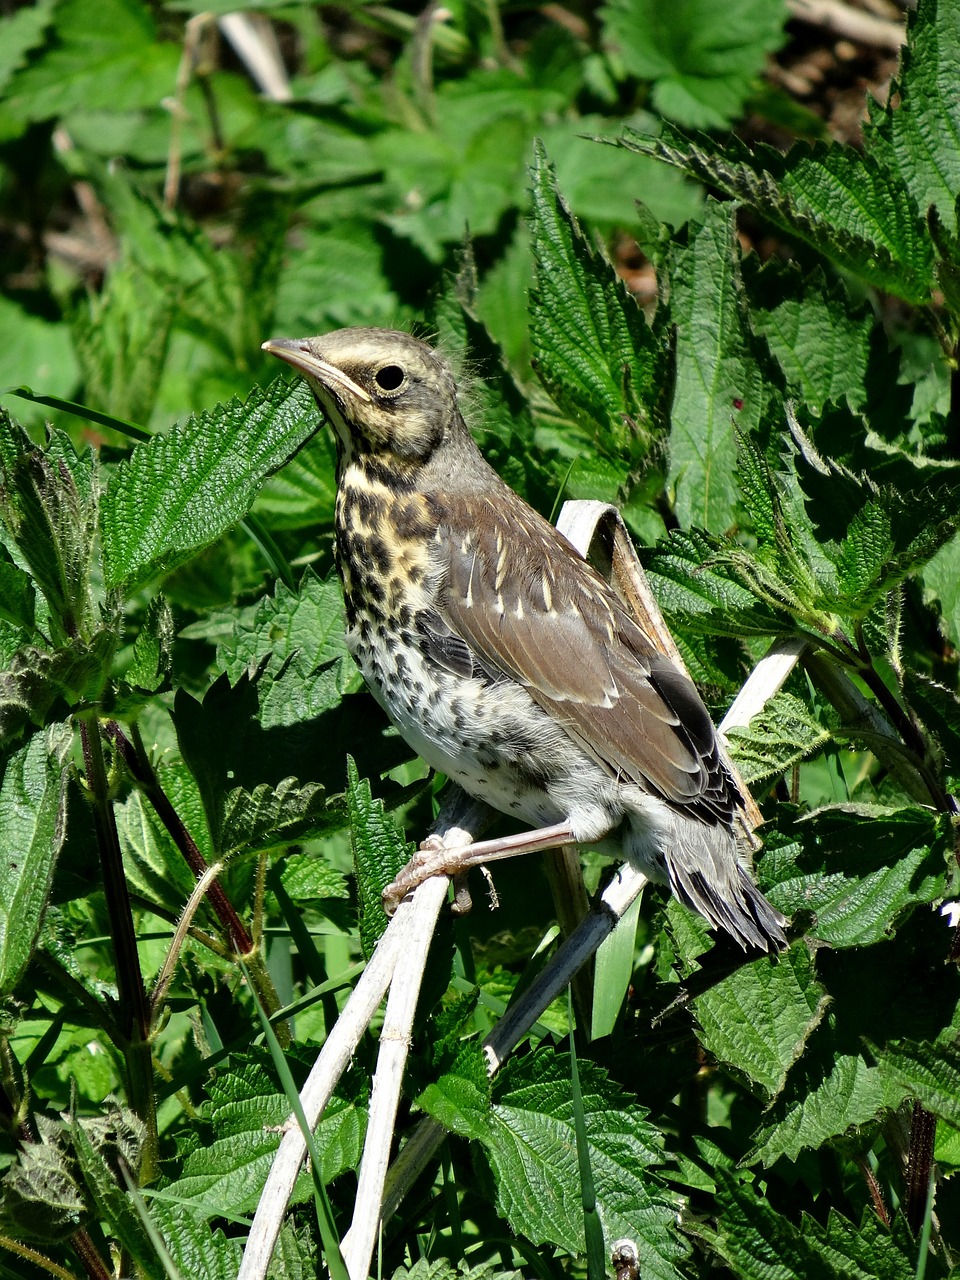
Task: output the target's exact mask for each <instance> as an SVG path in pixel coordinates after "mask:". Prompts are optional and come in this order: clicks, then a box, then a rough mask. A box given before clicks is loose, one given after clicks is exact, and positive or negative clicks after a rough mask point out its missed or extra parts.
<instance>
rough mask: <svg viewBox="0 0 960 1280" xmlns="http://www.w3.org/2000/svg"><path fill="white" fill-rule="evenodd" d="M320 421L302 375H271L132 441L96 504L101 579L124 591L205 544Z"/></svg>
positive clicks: (234, 518)
mask: <svg viewBox="0 0 960 1280" xmlns="http://www.w3.org/2000/svg"><path fill="white" fill-rule="evenodd" d="M317 422H318V419H317V410H316V406H315V404H314V403H313V399H312V397H311V396H310V394H309V391H308V390H307V388H306V386H305V384H300V385H296V384H294V385H293V386H292V387H291V386H288V385H287V384H286V383H285V382H284V381H283V379H281V378H278V379H277V380H276V381H275V382H273V383H271V385H270V386H269V387H267V388H266V389H260V388H257V389H255V390H254V391H252V392H251V393H250V395H249V396H248V397H247V399H246V401H245V402H244V403H243V404H241V403H240V401H239V400H236V399H234V400H231V401H230V402H229V403H228V404H222V405H219V406H218V407H217V409H215V410H212V411H209V412H206V413H202V414H197V415H194V416H193V417H191V418H188V419H187V421H186V422H185V423H181V424H178V425H177V426H175V427H173V428H172V429H171V430H170V431H169V432H168V433H167V434H166V435H162V436H154V437H153V438H152V439H151V440H150V441H149V442H148V443H146V444H138V445H135V446H134V448H133V449H132V450H131V452H130V455H129V457H128V458H127V459H126V460H125V461H124V462H122V463H121V464H120V466H119V467H118V468H117V471H116V472H115V474H114V476H113V477H112V479H111V482H110V486H109V488H108V490H107V493H106V495H105V496H104V499H103V502H102V504H101V538H102V543H103V560H104V578H105V581H106V584H107V586H108V587H118V586H122V587H123V588H124V590H125V591H127V592H128V593H129V592H131V591H133V590H134V589H135V588H136V587H137V586H139V585H141V584H142V583H144V582H146V581H148V580H149V579H150V578H152V577H155V576H156V575H158V574H160V573H169V572H170V570H171V569H174V568H176V566H177V565H180V564H183V563H184V562H185V561H186V560H188V559H189V558H190V557H191V556H192V555H195V554H196V553H197V552H198V551H199V550H201V549H202V548H203V547H206V546H209V544H210V543H211V542H214V541H215V540H216V539H217V538H219V537H220V536H221V535H222V534H223V533H225V532H226V530H227V529H229V528H230V526H231V525H232V524H234V523H235V522H236V521H237V520H239V519H241V518H242V517H243V516H244V515H245V514H246V513H247V511H248V510H249V509H250V506H251V505H252V503H253V500H254V498H255V497H256V494H257V492H258V490H259V488H260V485H261V484H262V483H263V481H264V479H265V478H266V477H267V476H268V475H269V474H270V473H271V472H272V471H275V470H276V469H277V468H278V467H280V466H282V465H283V463H284V462H285V461H286V460H287V458H289V457H290V456H291V455H292V454H293V453H295V452H296V450H297V449H298V448H299V447H300V445H301V444H302V443H303V442H304V441H305V440H306V439H308V437H309V436H310V435H311V434H312V433H313V432H314V431H315V430H316V427H317Z"/></svg>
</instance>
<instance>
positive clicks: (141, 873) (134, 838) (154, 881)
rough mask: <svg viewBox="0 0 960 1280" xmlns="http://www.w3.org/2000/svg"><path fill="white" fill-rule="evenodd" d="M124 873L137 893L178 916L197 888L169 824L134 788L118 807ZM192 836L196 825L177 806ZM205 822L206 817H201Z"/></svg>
mask: <svg viewBox="0 0 960 1280" xmlns="http://www.w3.org/2000/svg"><path fill="white" fill-rule="evenodd" d="M114 812H115V814H116V822H117V834H118V836H119V839H120V848H121V850H122V852H123V863H124V872H125V874H126V877H127V880H128V883H129V885H130V888H131V890H132V891H133V892H135V893H138V894H141V895H142V896H143V897H145V898H146V899H147V901H152V902H157V903H159V904H160V905H161V906H164V907H166V908H167V910H168V911H170V912H171V913H172V914H173V915H174V916H177V915H179V913H180V912H181V911H182V910H183V905H184V903H185V902H186V901H187V899H188V898H189V897H190V894H191V893H192V892H193V890H194V888H195V887H196V879H195V877H194V875H193V873H192V872H191V870H190V868H189V867H188V866H187V863H186V861H185V859H184V857H183V855H182V854H181V852H180V850H179V849H178V848H177V847H176V846H175V845H174V843H173V841H172V839H171V838H170V836H169V834H168V833H167V830H166V828H165V827H163V826H162V824H161V823H160V821H159V819H158V818H157V817H156V815H155V814H154V812H153V809H152V808H148V807H147V804H146V802H145V801H144V799H143V796H142V793H141V792H140V791H132V792H131V793H130V795H129V796H128V797H127V799H126V800H125V801H124V802H123V804H116V805H115V806H114ZM177 812H178V814H179V816H180V818H181V820H182V821H183V822H185V824H186V826H187V828H188V830H190V832H191V835H195V828H196V824H195V823H192V822H191V821H190V817H189V815H188V814H187V813H185V812H183V811H182V810H181V809H180V808H179V807H178V806H177ZM201 822H202V819H201Z"/></svg>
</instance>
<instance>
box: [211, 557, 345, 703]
mask: <svg viewBox="0 0 960 1280" xmlns="http://www.w3.org/2000/svg"><path fill="white" fill-rule="evenodd" d="M223 616H224V619H225V621H226V622H227V624H228V625H230V626H231V627H232V635H230V636H229V638H226V639H223V640H221V642H220V645H219V647H218V649H217V665H218V666H220V667H222V668H223V669H224V670H225V671H226V673H227V675H228V676H229V677H230V679H231V680H238V679H239V678H240V676H241V675H243V673H244V672H248V673H249V672H252V671H253V670H255V669H257V668H259V667H261V665H262V664H263V662H264V660H265V659H267V658H270V659H271V661H270V662H269V664H268V666H267V668H266V669H267V670H268V671H270V672H271V673H273V674H276V673H278V672H279V671H280V670H281V668H282V667H283V665H284V664H285V663H287V662H288V660H289V659H290V658H292V657H294V656H296V657H298V658H299V660H300V661H299V665H300V667H301V669H303V670H306V671H310V672H315V671H316V670H317V668H318V667H321V666H324V665H326V664H328V663H330V662H333V661H336V660H339V662H340V666H339V667H338V669H337V677H338V681H339V688H340V692H341V693H350V692H354V691H355V690H357V689H359V688H360V687H361V685H362V683H363V681H362V678H361V676H360V673H359V672H358V671H357V668H356V667H355V666H354V664H353V659H352V658H351V657H350V654H349V652H348V651H347V647H346V642H345V640H344V625H345V624H344V614H343V592H342V590H341V587H340V583H339V580H338V579H337V578H336V577H333V576H331V577H328V578H318V577H317V575H316V574H315V573H314V571H313V570H312V569H308V570H307V571H306V572H305V573H304V575H303V577H302V578H301V580H300V582H299V584H298V586H297V589H296V591H291V590H290V589H289V587H287V586H285V585H284V584H283V583H282V582H278V583H277V584H276V586H275V588H274V592H273V595H271V596H264V597H263V598H262V599H261V600H260V601H259V602H258V603H257V604H256V605H254V606H252V607H251V608H249V609H245V610H243V611H242V612H240V613H239V614H238V613H236V612H233V613H230V614H225V615H223Z"/></svg>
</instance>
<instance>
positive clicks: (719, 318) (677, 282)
mask: <svg viewBox="0 0 960 1280" xmlns="http://www.w3.org/2000/svg"><path fill="white" fill-rule="evenodd" d="M738 259H739V254H738V251H737V248H736V241H735V237H734V226H733V218H732V211H731V208H730V206H724V205H721V204H718V203H717V202H716V201H713V200H708V201H707V204H706V206H705V209H704V222H703V225H702V226H701V227H699V228H697V229H695V230H694V231H693V233H692V235H691V239H690V243H689V244H688V245H687V246H686V248H685V249H683V250H682V251H677V252H676V256H675V259H674V265H673V270H672V271H671V297H670V311H671V316H672V318H673V321H674V323H675V324H676V355H675V361H676V365H675V381H674V391H673V408H672V411H671V415H670V441H669V457H670V466H669V482H670V483H671V484H672V485H674V486H675V487H676V500H675V505H676V512H677V517H678V519H679V521H680V523H681V524H682V525H691V524H694V525H702V526H703V527H704V528H707V529H710V530H712V531H716V532H722V531H723V530H725V529H728V528H730V526H731V525H733V524H734V523H735V522H736V515H737V506H738V492H737V485H736V481H735V477H734V471H735V468H736V460H737V441H736V432H735V429H734V424H736V428H737V429H738V430H739V431H740V432H742V433H743V434H748V433H749V432H750V431H752V430H755V429H756V428H757V427H758V426H759V424H760V421H761V418H762V416H763V411H764V408H765V405H766V399H767V391H766V388H765V385H764V379H763V376H762V374H761V370H760V368H759V366H758V364H757V362H756V360H755V359H754V358H753V354H752V352H751V349H750V343H751V337H750V331H749V327H748V325H747V322H746V319H745V316H744V312H743V307H742V300H741V296H740V294H741V289H740V280H739V262H738Z"/></svg>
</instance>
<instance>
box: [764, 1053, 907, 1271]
mask: <svg viewBox="0 0 960 1280" xmlns="http://www.w3.org/2000/svg"><path fill="white" fill-rule="evenodd" d="M796 1072H799V1073H801V1075H802V1079H801V1078H799V1077H798V1078H797V1079H796V1081H794V1080H791V1084H790V1086H789V1087H788V1089H787V1090H786V1091H785V1092H784V1093H783V1094H781V1095H780V1096H779V1097H778V1098H777V1100H776V1102H775V1103H774V1105H773V1106H772V1107H771V1108H770V1110H769V1111H767V1112H766V1113H765V1116H764V1124H763V1125H762V1126H761V1128H760V1129H759V1131H758V1132H757V1134H756V1135H755V1141H756V1145H755V1147H754V1149H753V1151H752V1152H751V1153H750V1154H749V1156H748V1157H746V1159H747V1161H751V1162H752V1161H753V1160H760V1161H762V1163H763V1164H764V1165H765V1166H766V1167H767V1168H769V1167H770V1166H771V1165H772V1164H774V1163H775V1162H776V1161H777V1160H778V1159H779V1157H780V1156H786V1158H787V1159H788V1160H796V1159H797V1157H798V1156H799V1154H800V1152H801V1151H803V1150H804V1149H805V1148H814V1149H815V1148H817V1147H820V1146H822V1145H823V1144H824V1143H825V1142H827V1141H828V1140H829V1139H831V1138H837V1137H839V1136H840V1135H841V1134H844V1133H847V1132H848V1130H853V1129H854V1128H855V1127H856V1126H858V1125H865V1124H866V1123H867V1122H868V1121H870V1120H873V1119H874V1118H875V1117H876V1116H877V1115H879V1114H880V1113H881V1112H882V1111H884V1110H887V1109H889V1110H894V1109H895V1108H896V1107H898V1106H899V1105H900V1103H901V1102H902V1101H903V1099H904V1097H905V1096H906V1094H907V1092H908V1091H907V1089H905V1088H904V1087H902V1086H900V1085H897V1084H896V1083H895V1082H894V1081H893V1080H892V1079H891V1078H890V1077H889V1076H888V1075H887V1074H886V1073H885V1072H882V1071H880V1070H879V1069H878V1068H876V1067H873V1066H869V1065H868V1064H867V1062H866V1061H865V1060H864V1058H863V1057H862V1056H860V1055H859V1054H850V1053H840V1052H837V1053H836V1054H835V1056H831V1058H830V1059H829V1060H828V1061H827V1062H825V1063H824V1064H822V1066H821V1067H820V1069H819V1070H818V1069H817V1068H816V1067H811V1066H808V1064H807V1063H806V1060H805V1059H801V1061H800V1064H799V1065H798V1067H797V1068H795V1073H796ZM801 1274H802V1273H801Z"/></svg>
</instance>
